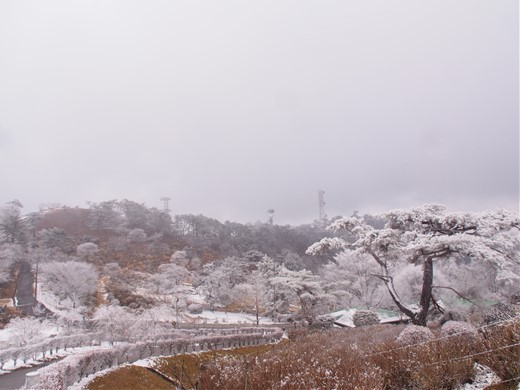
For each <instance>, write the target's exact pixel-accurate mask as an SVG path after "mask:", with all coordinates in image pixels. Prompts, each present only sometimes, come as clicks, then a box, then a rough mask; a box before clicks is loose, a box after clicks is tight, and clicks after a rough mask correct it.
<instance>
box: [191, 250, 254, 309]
mask: <svg viewBox="0 0 520 390" xmlns="http://www.w3.org/2000/svg"><path fill="white" fill-rule="evenodd" d="M247 267H248V264H247V263H246V262H244V261H241V260H240V259H237V258H235V257H228V258H226V259H224V260H222V261H218V262H217V261H216V262H213V263H211V264H207V265H205V266H204V267H203V269H202V273H203V277H202V280H201V283H200V286H199V291H200V292H201V293H202V295H204V297H205V298H206V301H207V302H208V303H209V304H210V305H211V306H215V305H223V306H227V305H229V304H230V303H231V302H232V300H233V294H232V290H233V288H234V287H235V286H236V285H238V284H241V283H244V282H246V279H247V278H246V276H247V274H248V272H247Z"/></svg>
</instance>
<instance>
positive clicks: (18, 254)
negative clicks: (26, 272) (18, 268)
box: [0, 244, 25, 283]
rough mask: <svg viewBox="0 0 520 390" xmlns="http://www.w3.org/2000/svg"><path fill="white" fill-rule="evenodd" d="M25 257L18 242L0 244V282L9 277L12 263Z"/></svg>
mask: <svg viewBox="0 0 520 390" xmlns="http://www.w3.org/2000/svg"><path fill="white" fill-rule="evenodd" d="M24 258H25V256H24V252H23V248H22V247H21V246H20V245H18V244H2V245H0V283H3V282H6V281H8V280H9V278H10V272H11V268H12V267H13V265H14V264H15V263H17V262H19V261H22V260H23V259H24Z"/></svg>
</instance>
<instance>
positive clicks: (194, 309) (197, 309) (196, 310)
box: [188, 303, 203, 314]
mask: <svg viewBox="0 0 520 390" xmlns="http://www.w3.org/2000/svg"><path fill="white" fill-rule="evenodd" d="M202 310H203V307H202V305H200V304H198V303H192V304H191V305H189V306H188V311H189V312H190V313H191V314H201V313H202Z"/></svg>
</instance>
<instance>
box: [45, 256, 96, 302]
mask: <svg viewBox="0 0 520 390" xmlns="http://www.w3.org/2000/svg"><path fill="white" fill-rule="evenodd" d="M41 277H42V279H43V281H44V284H45V286H46V288H47V289H49V290H50V291H52V292H53V293H54V294H55V295H57V296H60V297H61V298H70V299H71V300H72V304H73V307H76V306H77V305H81V304H84V303H85V301H86V299H87V298H88V297H89V296H92V295H94V294H95V292H96V291H97V283H98V273H97V271H96V269H95V267H94V266H93V265H92V264H87V263H82V262H79V261H66V262H63V263H62V262H57V261H52V262H50V263H46V264H43V265H42V266H41Z"/></svg>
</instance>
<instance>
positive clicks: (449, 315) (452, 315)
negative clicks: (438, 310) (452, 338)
mask: <svg viewBox="0 0 520 390" xmlns="http://www.w3.org/2000/svg"><path fill="white" fill-rule="evenodd" d="M448 321H458V322H466V321H467V318H466V316H465V315H464V314H463V313H461V312H460V311H458V310H448V311H446V312H445V313H444V314H443V315H442V317H441V318H440V320H439V322H440V324H441V325H444V324H445V323H446V322H448Z"/></svg>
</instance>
